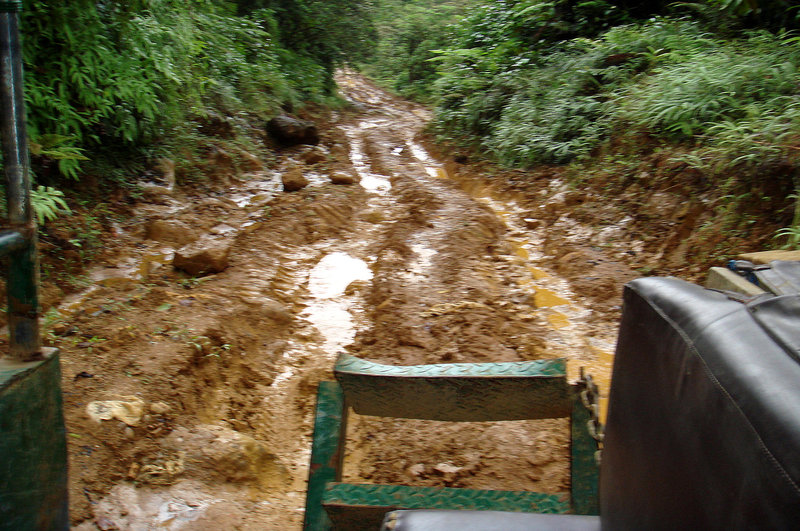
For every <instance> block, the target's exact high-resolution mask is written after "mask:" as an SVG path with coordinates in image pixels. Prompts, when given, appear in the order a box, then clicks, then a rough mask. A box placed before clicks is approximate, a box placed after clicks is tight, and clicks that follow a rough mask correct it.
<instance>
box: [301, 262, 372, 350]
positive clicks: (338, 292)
mask: <svg viewBox="0 0 800 531" xmlns="http://www.w3.org/2000/svg"><path fill="white" fill-rule="evenodd" d="M371 279H372V271H370V270H369V267H368V266H367V264H366V262H364V261H363V260H359V259H358V258H353V257H352V256H350V255H349V254H347V253H340V252H337V253H331V254H329V255H327V256H325V257H324V258H323V259H322V260H320V261H319V263H318V264H317V265H316V266H314V268H313V269H312V270H311V273H310V275H309V278H308V291H309V293H310V295H311V296H312V297H313V298H314V300H313V301H312V302H311V304H309V306H308V308H306V310H305V312H304V316H305V317H306V318H307V319H308V320H309V321H310V322H311V323H312V324H313V325H314V327H316V329H317V330H318V331H319V333H320V334H322V336H323V337H324V338H325V343H324V349H325V351H326V352H330V353H331V354H333V353H335V352H336V351H338V350H339V349H341V348H342V347H344V346H345V345H347V344H348V343H351V342H352V341H353V338H354V337H355V334H356V327H355V322H354V320H353V313H352V312H353V311H354V306H355V305H354V301H353V297H352V295H347V294H346V293H345V292H346V291H347V287H348V286H350V285H351V284H352V283H353V282H356V281H359V280H360V281H369V280H371Z"/></svg>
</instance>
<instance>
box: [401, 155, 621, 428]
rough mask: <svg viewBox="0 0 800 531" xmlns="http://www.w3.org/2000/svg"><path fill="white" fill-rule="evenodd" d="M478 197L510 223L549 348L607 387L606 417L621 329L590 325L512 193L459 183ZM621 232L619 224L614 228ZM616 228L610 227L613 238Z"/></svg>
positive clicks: (437, 173)
mask: <svg viewBox="0 0 800 531" xmlns="http://www.w3.org/2000/svg"><path fill="white" fill-rule="evenodd" d="M407 146H408V149H409V150H410V151H411V153H412V154H413V155H414V157H415V158H416V159H417V160H418V161H419V162H420V163H421V164H422V165H423V166H425V169H426V172H427V173H428V175H430V176H431V177H435V178H440V179H449V178H451V177H450V175H449V173H448V172H447V170H446V168H444V167H443V166H442V165H440V164H439V163H438V162H437V161H436V160H434V159H433V157H431V156H430V154H429V153H428V152H427V151H426V150H425V148H424V147H422V146H421V145H419V144H417V143H415V142H413V141H412V140H409V141H408V142H407ZM459 184H461V185H462V186H461V187H462V189H463V190H464V191H465V192H467V193H468V194H469V195H470V196H471V197H472V198H473V199H475V200H477V201H479V202H481V203H484V204H485V205H486V206H488V207H489V208H490V209H491V210H492V211H493V212H494V213H495V215H496V216H497V217H498V218H499V219H500V220H502V221H503V223H504V224H505V225H506V226H507V227H508V230H509V235H510V236H511V237H510V238H508V240H506V241H507V242H508V244H509V246H510V250H511V253H512V256H513V257H514V260H515V262H516V263H517V264H519V265H521V266H523V268H524V271H525V272H526V275H525V276H524V278H522V279H519V280H518V285H519V287H520V288H521V289H523V290H525V291H527V292H528V293H530V294H531V296H532V297H531V298H532V302H533V306H534V307H535V308H536V309H535V312H534V314H535V315H537V316H538V317H540V318H541V319H542V321H543V322H544V323H546V325H548V328H549V330H548V333H547V337H546V338H545V339H546V343H547V347H546V348H547V351H548V353H549V355H550V356H552V357H565V358H567V359H569V360H570V361H571V362H570V363H568V370H569V375H568V376H569V378H570V380H572V381H575V380H577V378H578V376H579V371H580V367H581V366H583V367H585V368H586V372H587V373H589V374H591V375H592V376H593V377H594V379H595V382H596V383H597V384H598V386H599V387H600V391H601V410H602V415H603V417H604V416H605V411H606V408H607V398H606V397H607V396H608V390H609V387H610V382H611V366H612V364H613V358H614V355H613V351H614V343H615V341H616V336H615V334H616V330H612V329H609V330H608V331H602V332H599V333H598V331H597V330H596V329H594V328H592V327H591V325H590V320H589V318H590V316H591V309H590V308H588V307H585V306H583V305H582V304H580V303H579V302H578V297H577V296H576V295H575V294H574V293H573V292H572V291H571V289H570V287H569V284H568V283H567V281H566V280H564V279H562V278H560V277H558V275H556V274H555V273H553V272H551V271H549V270H547V269H546V267H545V266H543V265H542V264H541V263H542V262H544V261H545V260H546V259H547V257H546V256H544V254H543V252H542V249H543V245H542V243H543V241H544V237H545V233H544V231H543V230H542V231H537V230H530V229H528V228H527V227H525V226H524V225H523V224H522V223H521V222H520V221H519V220H522V219H524V218H525V216H524V213H525V211H524V210H523V209H522V208H521V207H519V206H518V205H517V204H516V202H515V201H514V200H513V199H512V198H509V197H505V196H503V195H501V194H498V193H496V192H495V190H494V189H493V187H492V186H491V185H490V184H486V183H482V182H463V183H459ZM558 223H569V224H570V231H569V232H570V233H571V234H573V235H575V236H576V237H580V236H582V235H585V232H586V231H591V230H592V229H591V228H590V227H584V226H582V225H580V224H578V223H575V222H574V221H573V220H568V219H565V218H561V219H560V220H559V221H558ZM614 230H618V227H614ZM613 235H614V232H613V231H612V229H609V231H608V236H609V237H613Z"/></svg>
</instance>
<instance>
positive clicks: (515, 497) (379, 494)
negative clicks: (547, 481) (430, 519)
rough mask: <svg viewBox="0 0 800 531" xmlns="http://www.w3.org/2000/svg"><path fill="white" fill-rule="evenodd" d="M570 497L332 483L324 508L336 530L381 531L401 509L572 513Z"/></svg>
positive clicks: (498, 491)
mask: <svg viewBox="0 0 800 531" xmlns="http://www.w3.org/2000/svg"><path fill="white" fill-rule="evenodd" d="M567 498H568V496H567V495H558V494H543V493H539V492H518V491H501V490H475V489H453V488H447V487H408V486H404V485H355V484H346V483H331V484H329V485H328V487H327V489H326V490H325V494H324V497H323V505H324V506H325V510H326V511H327V513H328V516H329V517H330V519H331V521H332V522H333V525H334V529H346V530H348V531H352V530H377V529H379V528H380V524H381V521H382V520H383V518H384V515H385V514H386V513H387V512H389V511H394V510H398V509H443V510H472V511H512V512H529V513H550V514H560V513H566V512H567V511H568V510H569V501H568V499H567Z"/></svg>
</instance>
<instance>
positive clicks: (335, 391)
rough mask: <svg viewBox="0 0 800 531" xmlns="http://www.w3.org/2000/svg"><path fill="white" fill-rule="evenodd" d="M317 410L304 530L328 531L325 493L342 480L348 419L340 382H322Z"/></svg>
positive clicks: (328, 521) (329, 526) (318, 392)
mask: <svg viewBox="0 0 800 531" xmlns="http://www.w3.org/2000/svg"><path fill="white" fill-rule="evenodd" d="M315 411H316V417H315V419H314V436H313V437H314V438H313V441H312V446H311V463H310V465H309V470H308V488H307V491H306V512H305V517H304V519H303V529H304V530H306V531H325V530H328V529H331V522H330V520H329V519H328V516H327V515H326V514H325V511H324V510H323V508H322V496H323V493H324V492H325V487H326V486H327V484H328V483H330V482H332V481H337V480H339V479H341V470H342V458H343V457H344V442H345V433H344V430H345V425H346V422H347V419H346V411H345V406H344V396H343V394H342V388H341V387H339V384H337V383H336V382H320V384H319V388H318V390H317V407H316V410H315Z"/></svg>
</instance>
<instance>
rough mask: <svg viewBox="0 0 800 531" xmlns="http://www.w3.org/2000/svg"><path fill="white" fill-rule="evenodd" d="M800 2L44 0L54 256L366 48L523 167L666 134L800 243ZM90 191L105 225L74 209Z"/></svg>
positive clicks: (298, 106)
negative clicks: (160, 172)
mask: <svg viewBox="0 0 800 531" xmlns="http://www.w3.org/2000/svg"><path fill="white" fill-rule="evenodd" d="M793 4H795V3H794V2H790V1H789V0H696V1H693V2H692V1H689V2H677V3H676V2H671V1H668V0H658V1H653V2H646V3H643V2H637V1H634V0H349V1H348V0H128V1H122V0H105V1H103V2H97V1H94V0H72V1H70V2H63V1H56V0H27V1H26V2H25V11H24V12H23V17H22V28H23V32H24V35H23V38H24V43H23V44H24V55H25V69H26V85H27V99H28V101H27V103H28V113H29V127H30V134H31V157H32V163H33V169H34V172H35V177H36V187H35V189H34V194H33V195H34V206H35V209H36V213H37V216H38V218H39V220H40V222H45V221H46V222H48V227H52V230H51V232H52V234H47V231H45V234H44V240H45V241H46V242H47V241H50V242H55V243H56V244H57V247H58V249H55V250H53V251H52V252H53V253H58V252H60V251H63V247H64V246H63V245H62V244H61V243H63V242H67V243H69V245H71V246H72V247H73V248H72V249H71V250H72V251H74V253H72V254H75V255H79V256H80V259H81V260H83V259H84V257H85V256H89V255H90V254H91V248H92V245H93V244H92V242H93V241H99V238H98V237H97V236H98V235H97V234H96V233H97V231H98V230H99V229H98V227H99V226H106V225H108V224H109V222H110V221H113V219H112V218H113V215H112V214H111V213H109V209H108V207H107V206H106V205H105V203H106V202H107V201H109V200H111V198H116V199H119V195H116V196H115V195H114V193H115V192H113V190H119V189H120V188H122V189H124V190H125V194H127V195H128V196H129V197H130V196H135V195H136V194H137V193H138V191H137V189H136V186H135V181H136V180H137V178H138V176H139V175H141V174H142V173H143V172H145V171H146V170H148V169H151V168H153V167H154V165H155V161H156V160H157V159H158V158H159V157H169V158H172V159H173V160H174V161H175V174H176V176H177V178H178V180H179V181H183V182H187V181H195V180H201V179H202V176H203V171H204V165H205V164H207V162H206V161H207V159H208V154H209V153H212V152H217V150H222V151H225V152H226V153H228V154H231V156H232V157H233V159H234V164H236V160H235V158H236V156H237V155H236V153H237V152H238V148H244V149H246V150H248V151H258V149H259V146H258V143H257V142H256V141H254V140H253V139H252V138H250V137H249V136H248V134H249V132H251V131H253V130H260V129H261V128H262V127H263V123H264V121H265V120H266V119H268V118H269V117H271V116H273V115H275V114H276V113H278V112H281V111H282V110H290V111H301V110H302V107H303V106H304V105H307V104H308V103H312V104H315V105H325V104H331V103H333V102H334V101H336V100H335V98H336V91H335V83H334V81H333V74H334V72H335V70H336V69H337V68H338V67H340V66H341V65H343V64H346V63H354V62H355V63H358V66H359V67H361V68H363V69H364V71H365V72H367V73H368V74H369V75H371V76H372V77H374V78H375V79H376V80H378V81H379V82H380V83H382V84H384V85H385V86H388V87H390V88H392V89H393V90H395V91H397V92H398V93H400V94H402V95H405V96H408V97H411V98H415V99H418V100H421V101H427V102H430V103H432V104H434V105H435V106H436V119H435V121H434V124H433V125H432V131H433V132H434V133H435V134H437V135H438V136H439V137H440V138H441V139H443V140H445V141H447V142H450V143H452V144H455V145H458V146H461V147H462V148H463V149H468V150H471V151H472V152H474V153H479V154H481V155H483V156H487V157H490V158H492V159H494V160H496V161H497V162H499V163H501V164H504V165H508V166H515V167H527V168H531V167H535V166H538V165H541V164H569V165H571V166H570V168H571V170H570V173H571V174H573V175H580V179H582V180H583V181H584V182H585V181H587V180H591V179H592V175H598V174H608V173H610V172H612V170H613V171H617V169H618V170H619V171H623V170H624V171H633V168H634V167H635V166H636V164H635V162H631V161H637V160H640V159H641V158H642V157H643V156H645V155H652V154H654V153H657V152H663V153H665V154H666V155H665V158H666V159H667V162H668V163H669V164H672V165H675V166H676V167H677V166H680V167H682V168H684V169H685V170H686V171H689V170H691V171H693V172H695V173H696V174H698V175H699V177H698V179H697V180H698V182H700V183H702V184H703V185H704V186H706V187H707V188H716V189H718V190H719V192H720V196H721V197H725V198H727V199H725V201H723V203H722V204H721V205H715V207H714V208H718V209H722V210H725V211H727V212H732V213H735V212H736V211H737V210H738V205H741V204H744V203H750V204H758V205H761V206H763V207H764V208H772V209H773V210H772V211H771V212H767V213H768V214H772V215H773V217H775V218H779V219H780V220H781V222H783V223H785V224H786V225H789V224H790V223H792V225H791V227H790V228H789V229H787V230H785V231H783V232H782V233H781V234H782V235H783V236H784V237H786V238H788V240H786V241H787V243H788V244H790V245H792V244H796V243H797V242H798V241H800V239H798V237H797V236H796V234H800V227H798V226H797V220H798V218H797V216H796V215H795V211H800V209H794V208H792V206H791V205H792V201H793V200H794V198H796V197H797V195H796V191H797V190H798V189H800V179H798V177H797V175H798V174H799V172H798V170H799V169H800V161H798V152H799V151H800V144H798V139H800V105H799V104H798V103H797V96H798V92H799V91H800V89H798V87H800V70H799V69H800V37H798V36H797V33H796V32H797V30H798V29H800V7H798V6H796V5H793ZM220 121H222V122H224V124H223V125H225V127H227V128H228V129H227V130H226V131H224V134H220V133H219V131H218V127H217V126H218V125H219V123H220ZM215 124H216V125H215ZM619 161H627V162H624V163H620V162H619ZM603 164H605V166H603ZM590 167H592V168H594V169H595V170H596V172H595V173H592V171H585V170H586V169H587V168H590ZM593 171H594V170H593ZM622 180H624V179H622ZM59 190H63V191H65V192H66V196H64V195H62V194H61V192H60V191H59ZM87 193H94V194H96V197H92V198H91V200H87V198H86V196H85V194H87ZM80 194H84V195H83V198H82V201H83V206H82V205H81V203H80V202H79V201H78V199H77V197H78V196H80ZM791 194H795V195H794V196H792V195H791ZM90 205H91V206H90ZM69 209H72V211H74V212H76V213H77V214H78V215H79V216H80V217H81V218H82V219H84V218H85V219H88V220H90V221H88V222H85V223H84V222H78V223H74V224H73V225H74V227H78V228H77V229H70V230H67V229H66V228H65V227H62V226H60V225H59V224H58V221H59V220H57V219H55V221H54V218H56V217H57V216H59V215H63V214H64V213H66V212H68V211H69ZM762 210H763V209H762ZM751 221H752V220H748V223H750V222H751ZM86 234H89V235H90V236H91V238H85V237H84V236H85V235H86ZM48 238H49V239H48ZM90 240H91V241H90ZM776 243H778V244H782V243H784V241H783V240H780V241H776Z"/></svg>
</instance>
